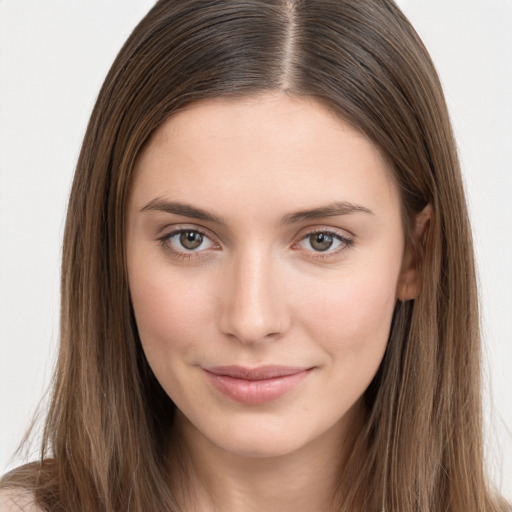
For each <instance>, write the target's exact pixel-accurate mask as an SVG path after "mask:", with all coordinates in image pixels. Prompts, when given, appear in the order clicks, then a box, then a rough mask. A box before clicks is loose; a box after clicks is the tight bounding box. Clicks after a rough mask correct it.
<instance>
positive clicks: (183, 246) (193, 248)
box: [159, 229, 215, 254]
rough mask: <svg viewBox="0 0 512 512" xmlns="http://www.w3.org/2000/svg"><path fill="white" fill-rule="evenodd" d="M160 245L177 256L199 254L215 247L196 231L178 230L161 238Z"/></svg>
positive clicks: (206, 237)
mask: <svg viewBox="0 0 512 512" xmlns="http://www.w3.org/2000/svg"><path fill="white" fill-rule="evenodd" d="M159 240H160V242H161V243H162V245H163V246H164V247H165V248H166V249H168V250H169V251H171V252H172V253H175V254H176V253H177V254H187V253H194V252H201V251H205V250H208V249H212V248H214V247H215V244H214V242H213V241H212V240H211V239H210V238H209V237H208V236H206V235H205V234H204V233H202V232H201V231H198V230H197V229H179V230H175V231H172V232H171V233H168V234H167V235H165V236H163V237H161V238H160V239H159Z"/></svg>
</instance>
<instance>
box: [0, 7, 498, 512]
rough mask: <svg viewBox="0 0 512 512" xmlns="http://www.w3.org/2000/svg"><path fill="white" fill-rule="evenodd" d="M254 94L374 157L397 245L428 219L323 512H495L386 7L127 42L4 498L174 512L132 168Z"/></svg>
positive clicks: (438, 120)
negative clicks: (384, 171)
mask: <svg viewBox="0 0 512 512" xmlns="http://www.w3.org/2000/svg"><path fill="white" fill-rule="evenodd" d="M268 90H282V91H284V92H285V93H287V94H290V95H294V96H299V97H300V96H312V97H314V98H316V99H317V100H319V101H321V102H323V103H324V104H326V105H327V106H328V107H329V108H330V109H331V110H332V111H333V112H335V113H337V114H338V115H339V116H340V117H341V118H343V119H344V120H346V121H348V122H349V123H351V124H352V125H353V126H355V127H356V128H358V129H359V130H361V131H362V132H363V133H364V134H366V135H367V136H368V137H369V138H370V139H371V140H372V141H373V142H374V143H375V144H376V145H377V146H378V147H379V148H380V149H381V151H382V152H383V154H384V155H385V156H386V158H387V159H388V160H389V162H390V163H391V166H392V168H393V170H394V174H395V179H396V182H397V183H398V185H399V188H400V191H401V196H402V202H403V211H404V226H405V232H406V235H407V236H409V235H410V230H411V225H412V219H413V217H414V215H415V214H416V213H417V212H419V211H421V209H423V208H424V206H425V205H427V204H429V203H430V204H431V205H432V209H433V216H432V219H431V221H430V224H429V228H428V231H427V233H426V234H425V237H424V239H423V240H422V241H421V242H422V243H421V244H420V245H419V246H418V247H417V248H416V254H417V257H418V261H421V272H422V290H421V293H420V294H419V296H418V298H417V299H416V300H414V301H409V302H403V303H402V302H398V303H397V306H396V309H395V313H394V318H393V324H392V329H391V333H390V339H389V344H388V348H387V351H386V355H385V357H384V360H383V362H382V364H381V367H380V369H379V371H378V374H377V376H376V377H375V379H374V381H373V382H372V384H371V385H370V387H369V388H368V390H367V391H366V393H365V397H364V398H365V400H364V403H365V406H366V409H367V420H366V424H365V427H364V430H363V431H362V432H361V433H360V435H359V437H358V439H357V442H356V443H355V446H354V449H353V453H352V456H351V458H350V459H349V460H348V463H347V465H346V467H345V468H344V471H343V474H342V475H340V487H339V489H338V491H339V492H338V498H339V499H338V500H337V508H338V509H339V510H353V508H352V507H353V506H354V504H355V503H356V502H357V503H359V504H360V503H362V510H365V511H370V510H381V511H386V512H391V511H407V512H414V511H418V512H419V511H421V512H434V511H436V512H438V511H440V510H442V511H446V512H448V511H451V512H467V511H473V510H475V511H476V510H482V511H497V510H505V508H506V505H505V503H502V502H500V503H498V501H499V500H498V498H494V497H493V496H492V495H491V493H490V491H489V488H488V484H487V482H486V478H485V474H484V469H483V453H482V426H481V403H480V402H481V400H480V336H479V328H478V309H477V296H476V285H475V275H474V262H473V251H472V241H471V234H470V229H469V222H468V215H467V210H466V204H465V199H464V193H463V186H462V182H461V176H460V170H459V163H458V159H457V154H456V150H455V143H454V140H453V135H452V130H451V126H450V121H449V117H448V113H447V109H446V105H445V101H444V97H443V93H442V90H441V85H440V82H439V79H438V76H437V74H436V71H435V69H434V67H433V65H432V62H431V60H430V57H429V55H428V53H427V51H426V50H425V48H424V46H423V44H422V42H421V41H420V39H419V37H418V36H417V34H416V32H415V31H414V29H413V28H412V27H411V25H410V24H409V22H408V21H407V20H406V18H405V17H404V16H403V14H402V13H401V12H400V10H399V9H398V8H397V7H396V5H395V4H394V3H393V2H392V0H337V1H335V0H160V1H159V2H157V4H156V5H155V6H154V8H153V9H152V10H151V11H150V12H149V13H148V14H147V16H146V17H145V18H144V19H143V20H142V21H141V22H140V24H139V25H138V26H137V27H136V28H135V30H134V31H133V33H132V34H131V36H130V37H129V39H128V41H127V42H126V43H125V45H124V46H123V48H122V49H121V51H120V53H119V55H118V56H117V58H116V60H115V62H114V64H113V66H112V68H111V70H110V72H109V73H108V75H107V77H106V80H105V82H104V84H103V87H102V89H101V91H100V94H99V97H98V100H97V103H96V105H95V107H94V110H93V112H92V116H91V119H90V122H89V126H88V129H87V132H86V135H85V139H84V143H83V146H82V150H81V153H80V157H79V160H78V164H77V169H76V174H75V178H74V182H73V188H72V192H71V197H70V201H69V207H68V215H67V222H66V230H65V237H64V251H63V262H62V309H61V330H60V337H61V344H60V352H59V358H58V363H57V369H56V373H55V376H54V388H53V395H52V401H51V406H50V409H49V413H48V417H47V421H46V425H45V429H44V435H43V445H42V453H41V459H40V461H38V462H36V463H32V464H29V465H27V466H24V467H21V468H18V469H17V470H14V471H13V472H12V473H11V474H9V475H7V476H6V477H5V478H4V485H6V486H21V487H24V488H26V489H29V490H32V491H34V493H35V497H36V502H37V503H38V504H39V505H40V506H41V507H43V508H44V509H45V510H49V511H52V512H53V511H66V512H75V511H76V512H78V511H81V510H91V511H92V510H94V511H98V512H100V511H105V512H119V511H130V512H132V511H133V512H135V511H141V512H142V511H143V510H144V511H147V510H151V511H152V510H155V511H156V510H179V506H178V503H177V500H176V499H175V497H174V496H173V494H172V492H171V490H170V488H169V485H168V478H169V477H168V474H167V471H166V460H165V457H164V456H163V454H164V453H168V448H169V443H172V442H173V439H169V432H170V430H171V429H170V426H171V424H172V421H173V415H174V409H175V408H174V404H173V403H172V402H171V400H170V399H169V397H168V396H167V395H166V394H165V392H164V391H163V390H162V389H161V387H160V386H159V384H158V382H157V381H156V379H155V377H154V376H153V373H152V371H151V369H150V368H149V366H148V364H147V361H146V359H145V357H144V355H143V352H142V349H141V345H140V341H139V339H138V334H137V328H136V324H135V321H134V317H133V312H132V309H131V304H130V296H129V289H128V285H127V276H126V267H125V223H126V203H127V197H128V194H129V191H130V184H131V182H132V179H133V169H134V163H135V161H136V159H137V156H138V155H139V153H140V151H141V148H142V147H143V145H144V144H145V142H147V140H148V139H149V137H150V136H151V134H152V133H153V132H154V131H155V129H156V128H158V126H159V125H160V124H161V123H162V122H163V121H164V120H165V119H166V118H167V117H168V116H170V115H172V114H173V113H175V112H177V111H178V110H180V109H182V108H185V107H186V106H188V105H190V104H191V103H192V102H196V101H199V100H201V99H206V98H211V97H219V96H224V97H226V96H227V97H243V96H248V95H253V94H257V93H260V92H262V91H268ZM410 239H411V237H410V236H409V240H410ZM363 452H364V453H365V457H364V460H361V457H360V454H361V453H363ZM361 500H362V501H361Z"/></svg>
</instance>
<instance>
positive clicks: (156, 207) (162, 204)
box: [140, 197, 226, 226]
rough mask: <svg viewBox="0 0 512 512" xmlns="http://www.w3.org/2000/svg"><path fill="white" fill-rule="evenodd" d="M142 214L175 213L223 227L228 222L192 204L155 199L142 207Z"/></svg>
mask: <svg viewBox="0 0 512 512" xmlns="http://www.w3.org/2000/svg"><path fill="white" fill-rule="evenodd" d="M140 211H141V212H147V211H160V212H165V213H173V214H175V215H181V216H183V217H190V218H191V219H198V220H204V221H208V222H212V223H213V224H219V225H221V226H225V225H226V221H225V220H223V219H222V218H221V217H218V216H217V215H214V214H213V213H209V212H207V211H206V210H202V209H201V208H196V207H195V206H192V205H190V204H186V203H179V202H176V201H166V200H165V199H162V198H159V197H157V198H155V199H153V200H152V201H150V202H149V203H148V204H147V205H146V206H144V207H142V208H141V210H140Z"/></svg>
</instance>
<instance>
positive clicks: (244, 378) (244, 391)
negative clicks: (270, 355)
mask: <svg viewBox="0 0 512 512" xmlns="http://www.w3.org/2000/svg"><path fill="white" fill-rule="evenodd" d="M203 370H204V371H205V373H206V375H207V377H208V378H209V380H210V382H211V383H212V385H213V386H214V388H215V389H216V390H217V391H219V392H220V393H221V394H223V395H224V396H226V397H227V398H229V399H230V400H233V401H234V402H238V403H240V404H244V405H261V404H264V403H267V402H271V401H273V400H277V399H278V398H280V397H282V396H283V395H285V394H286V393H288V392H289V391H291V390H292V389H293V388H294V387H295V386H297V385H298V384H299V383H300V382H301V381H302V380H304V379H305V378H306V377H307V376H308V375H309V374H310V373H311V372H312V370H313V368H311V367H297V366H260V367H257V368H245V367H243V366H215V367H208V368H203Z"/></svg>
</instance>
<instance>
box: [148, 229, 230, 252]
mask: <svg viewBox="0 0 512 512" xmlns="http://www.w3.org/2000/svg"><path fill="white" fill-rule="evenodd" d="M185 231H194V232H196V233H199V234H201V235H202V236H203V237H205V238H207V239H208V240H210V242H211V243H212V244H213V247H209V248H207V249H201V250H197V251H193V250H191V251H187V250H185V249H183V250H182V251H180V250H176V249H173V248H172V247H171V245H170V244H169V243H168V242H169V241H170V240H171V239H172V238H173V237H174V236H176V235H178V234H180V233H183V232H185ZM156 240H157V241H158V242H159V243H160V245H161V246H162V248H163V249H164V250H165V251H166V252H168V253H169V254H171V256H175V257H178V258H182V259H189V258H201V257H204V256H206V254H205V253H208V252H210V251H212V250H218V249H219V248H220V243H219V242H218V241H217V240H216V237H215V236H214V235H212V234H210V231H209V230H208V229H205V228H203V227H200V226H196V225H193V224H174V225H172V226H166V227H165V228H162V229H161V230H159V233H158V235H157V238H156Z"/></svg>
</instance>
